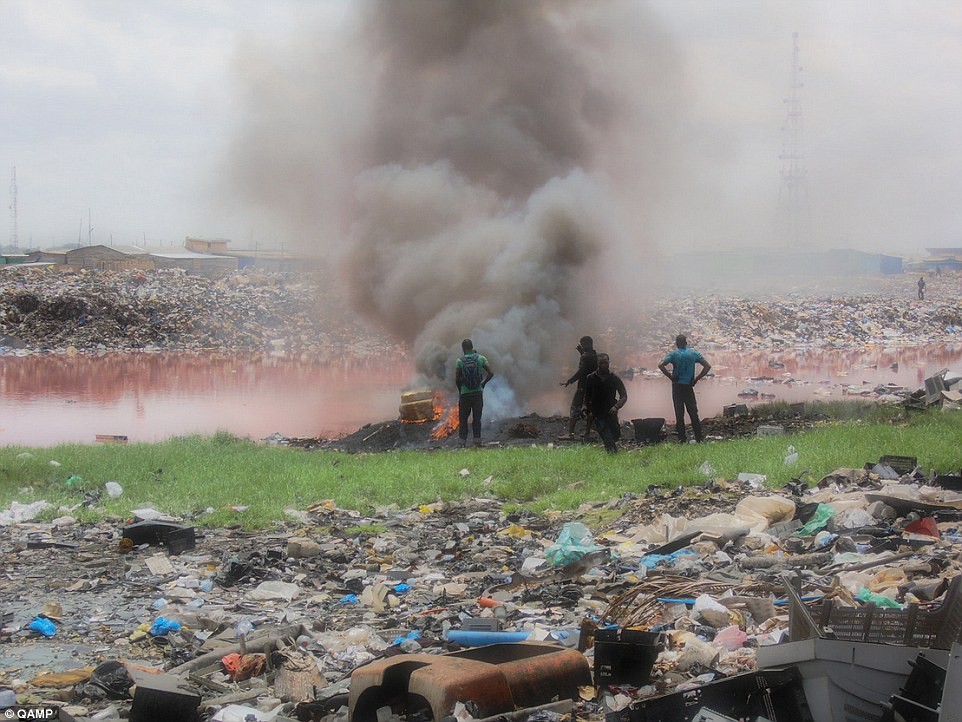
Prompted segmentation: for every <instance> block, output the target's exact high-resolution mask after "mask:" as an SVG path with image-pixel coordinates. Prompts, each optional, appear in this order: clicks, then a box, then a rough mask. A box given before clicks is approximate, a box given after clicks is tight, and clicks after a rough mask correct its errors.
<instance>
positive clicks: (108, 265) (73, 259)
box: [65, 246, 154, 271]
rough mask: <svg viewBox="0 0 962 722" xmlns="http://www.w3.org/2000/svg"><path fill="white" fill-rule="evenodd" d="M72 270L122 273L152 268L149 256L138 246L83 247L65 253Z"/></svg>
mask: <svg viewBox="0 0 962 722" xmlns="http://www.w3.org/2000/svg"><path fill="white" fill-rule="evenodd" d="M65 255H66V259H67V265H68V266H69V267H70V268H72V269H74V270H89V271H124V270H130V269H135V268H141V269H148V268H153V267H154V264H153V261H152V260H151V258H150V255H149V254H148V253H147V251H146V250H144V249H143V248H141V247H140V246H83V247H82V248H74V249H73V250H70V251H67V252H66V254H65Z"/></svg>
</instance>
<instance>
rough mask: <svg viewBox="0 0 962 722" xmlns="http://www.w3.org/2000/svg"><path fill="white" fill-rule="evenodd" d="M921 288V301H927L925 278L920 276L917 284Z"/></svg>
mask: <svg viewBox="0 0 962 722" xmlns="http://www.w3.org/2000/svg"><path fill="white" fill-rule="evenodd" d="M916 285H917V286H918V287H919V300H920V301H924V300H925V277H924V276H919V282H918V283H917V284H916Z"/></svg>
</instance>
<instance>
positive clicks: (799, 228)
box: [777, 33, 811, 250]
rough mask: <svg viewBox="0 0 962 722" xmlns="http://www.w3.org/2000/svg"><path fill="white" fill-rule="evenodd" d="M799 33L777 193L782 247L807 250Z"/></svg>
mask: <svg viewBox="0 0 962 722" xmlns="http://www.w3.org/2000/svg"><path fill="white" fill-rule="evenodd" d="M801 72H802V66H801V64H800V63H799V50H798V33H792V73H791V79H792V82H791V86H790V92H789V95H788V97H787V98H785V99H784V101H783V102H784V103H785V106H786V111H787V116H786V119H785V125H784V126H783V127H782V152H781V154H780V155H779V158H780V159H781V161H782V170H781V176H782V183H781V187H780V188H779V191H778V214H777V215H778V222H777V226H778V228H777V232H778V239H779V240H780V242H781V245H782V246H783V247H788V248H793V249H799V250H800V249H803V248H808V247H810V245H811V212H810V208H809V201H808V183H807V176H808V171H807V170H806V169H805V151H804V147H803V143H802V103H801V97H800V96H801V89H802V88H803V87H804V84H803V83H802V81H801V78H800V75H801Z"/></svg>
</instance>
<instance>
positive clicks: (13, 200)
mask: <svg viewBox="0 0 962 722" xmlns="http://www.w3.org/2000/svg"><path fill="white" fill-rule="evenodd" d="M10 245H11V246H12V247H13V250H14V251H16V250H17V249H19V248H20V243H19V241H18V240H17V167H16V166H14V167H13V174H12V176H11V178H10Z"/></svg>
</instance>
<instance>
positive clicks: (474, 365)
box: [461, 353, 481, 390]
mask: <svg viewBox="0 0 962 722" xmlns="http://www.w3.org/2000/svg"><path fill="white" fill-rule="evenodd" d="M461 386H463V387H464V388H467V389H472V390H474V389H480V388H481V357H480V356H479V355H478V354H477V353H469V354H465V355H464V356H462V357H461Z"/></svg>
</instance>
